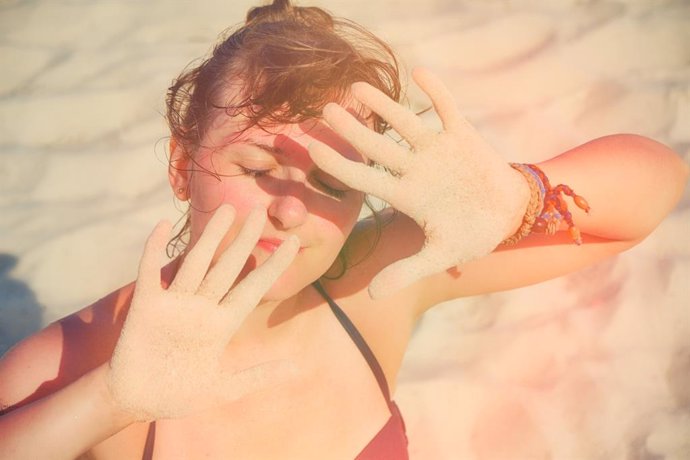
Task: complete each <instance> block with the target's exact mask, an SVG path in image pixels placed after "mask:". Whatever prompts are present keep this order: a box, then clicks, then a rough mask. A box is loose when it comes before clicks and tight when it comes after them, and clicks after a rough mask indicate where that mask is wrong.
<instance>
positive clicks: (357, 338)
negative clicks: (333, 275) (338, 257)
mask: <svg viewBox="0 0 690 460" xmlns="http://www.w3.org/2000/svg"><path fill="white" fill-rule="evenodd" d="M313 285H314V287H315V288H316V290H317V291H319V294H321V296H323V298H324V299H326V301H327V302H328V305H330V307H331V310H332V311H333V313H334V314H335V317H336V318H338V321H340V324H341V325H342V326H343V328H344V329H345V332H347V334H348V335H349V336H350V338H351V339H352V341H353V342H354V343H355V345H357V348H358V349H359V351H360V353H362V356H364V359H365V360H366V361H367V364H368V365H369V368H370V369H371V371H372V372H373V373H374V377H376V382H378V384H379V388H381V393H383V396H384V398H386V402H388V403H389V405H390V402H391V398H390V392H389V390H388V381H387V380H386V375H385V374H384V373H383V369H381V364H379V361H378V360H377V359H376V356H374V353H373V352H372V351H371V348H369V345H368V344H367V342H366V340H364V337H362V334H360V333H359V331H358V330H357V328H356V327H355V325H354V324H353V323H352V321H351V320H350V318H348V316H347V315H346V314H345V312H344V311H343V310H342V309H341V308H340V307H339V306H338V304H336V303H335V301H334V300H333V299H332V298H331V296H329V295H328V293H327V292H326V290H325V289H324V288H323V286H321V283H319V282H318V281H315V282H314V284H313Z"/></svg>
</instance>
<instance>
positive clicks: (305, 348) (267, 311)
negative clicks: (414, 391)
mask: <svg viewBox="0 0 690 460" xmlns="http://www.w3.org/2000/svg"><path fill="white" fill-rule="evenodd" d="M332 21H333V20H332V18H330V16H328V15H327V14H326V13H324V12H322V11H321V10H318V9H306V8H296V7H292V6H290V5H289V4H287V3H286V2H282V1H278V2H275V3H274V5H272V6H269V7H264V8H259V9H254V10H252V11H250V13H249V15H248V20H247V24H246V25H245V27H243V28H242V29H240V30H238V31H237V32H236V33H235V34H233V35H232V36H230V37H229V38H228V39H227V40H225V41H224V42H223V43H222V44H220V45H219V46H218V47H217V48H216V50H215V52H214V55H213V56H212V57H211V58H210V59H209V60H208V61H206V62H205V63H203V64H202V65H201V66H200V67H198V68H196V69H192V70H190V71H188V72H186V73H184V74H183V75H182V76H180V78H178V80H177V82H176V83H175V84H174V85H173V86H172V87H171V89H170V93H169V104H168V106H169V110H168V120H169V122H170V124H171V131H172V140H171V145H170V150H171V161H170V183H171V187H172V189H173V192H174V193H175V195H176V197H177V198H178V199H180V200H182V201H188V202H189V206H190V211H189V217H188V223H187V224H186V225H185V228H186V229H188V230H189V241H188V247H187V249H185V251H184V252H183V254H182V255H181V256H180V257H178V258H176V259H175V260H173V262H171V263H170V264H168V265H167V266H166V267H164V268H163V270H162V271H161V273H160V283H159V282H158V279H157V276H158V269H157V268H158V265H157V263H156V259H157V256H158V254H159V253H160V252H161V251H162V249H163V246H164V240H165V236H166V234H167V232H168V226H167V225H166V224H162V225H160V226H158V227H156V229H155V230H154V233H153V234H152V236H151V238H150V239H149V243H148V244H147V248H146V250H145V252H144V256H143V258H142V263H141V267H140V276H139V278H138V280H137V282H136V283H131V284H129V285H127V286H125V287H123V288H121V289H118V290H117V291H115V292H114V293H112V294H110V295H109V296H107V297H105V298H104V299H102V300H100V301H99V302H97V303H96V304H94V305H92V306H90V307H87V308H85V309H84V310H82V311H81V312H78V313H76V314H75V315H72V316H70V317H68V318H65V319H63V320H61V321H60V322H58V323H55V324H53V325H51V326H49V327H48V328H47V329H45V330H44V331H41V332H40V333H38V334H36V335H35V336H33V337H31V338H29V339H28V340H26V341H25V342H23V343H22V344H20V345H19V346H17V347H16V348H15V349H13V350H12V351H11V352H10V353H8V355H7V356H6V358H5V359H4V360H3V362H2V368H1V369H0V372H1V374H0V382H2V383H1V384H0V385H1V387H0V401H1V402H2V404H3V405H5V406H7V407H8V410H7V413H6V415H4V416H3V417H2V419H0V423H2V430H3V436H2V439H3V440H2V444H1V445H2V453H3V455H4V456H5V457H8V458H12V457H16V458H40V457H45V456H50V457H51V458H56V457H61V456H64V458H74V457H76V456H78V455H80V454H81V453H84V452H86V453H87V455H88V456H90V457H92V458H142V457H143V458H176V457H177V458H195V457H202V456H207V457H211V458H228V457H236V458H300V459H304V458H353V457H356V458H405V456H406V452H405V451H406V439H405V431H404V423H403V421H402V416H401V415H400V413H399V412H398V410H397V406H396V405H395V403H394V402H393V401H392V397H391V394H392V393H393V389H394V382H395V376H396V374H397V370H398V368H399V366H400V362H401V360H402V356H403V354H404V351H405V348H406V345H407V343H408V340H409V337H410V334H411V331H412V328H413V327H414V325H415V323H416V321H417V320H418V319H419V317H420V316H421V315H422V314H423V313H424V311H426V310H427V309H429V308H431V307H432V306H433V305H435V304H437V303H439V302H441V301H443V300H446V299H450V298H456V297H461V296H467V295H474V294H479V293H486V292H493V291H498V290H503V289H510V288H514V287H518V286H523V285H526V284H531V283H535V282H538V281H541V280H545V279H549V278H552V277H556V276H559V275H562V274H565V273H568V272H570V271H573V270H576V269H578V268H580V267H583V266H585V265H587V264H590V263H593V262H595V261H597V260H600V259H602V258H604V257H607V256H610V255H612V254H616V253H618V252H620V251H622V250H625V249H627V248H630V247H632V246H633V245H634V244H636V243H637V242H639V241H641V240H642V239H643V238H644V237H645V236H646V235H647V234H648V233H649V232H650V231H651V230H652V229H654V227H655V226H656V225H657V224H658V222H659V221H660V220H661V219H663V217H664V216H665V215H666V214H667V213H668V211H669V210H670V209H672V208H673V206H674V205H675V203H676V201H677V199H678V197H679V195H680V193H681V190H682V187H683V185H684V183H685V180H686V178H687V167H686V166H685V165H684V164H683V163H682V162H681V161H680V160H679V159H678V158H677V156H676V155H675V154H674V153H673V152H671V151H670V150H668V149H667V148H665V147H664V146H662V145H660V144H658V143H656V142H654V141H651V140H649V139H646V138H642V137H639V136H632V135H617V136H609V137H605V138H600V139H596V140H593V141H591V142H588V143H587V144H584V145H582V146H580V147H577V148H575V149H572V150H570V151H568V152H565V153H563V154H561V155H559V156H557V157H555V158H553V159H551V160H548V161H545V162H543V163H540V164H539V165H538V168H527V169H525V168H526V167H518V166H516V167H511V166H510V165H508V164H505V163H504V162H503V161H502V160H501V158H500V157H499V156H498V155H497V154H496V153H495V152H494V151H493V150H492V149H491V148H490V147H489V146H488V145H487V144H486V143H485V142H484V141H483V140H482V139H481V138H480V137H479V136H478V135H477V134H476V133H475V132H474V130H473V129H472V128H471V127H470V126H469V125H468V124H467V123H466V121H465V120H464V119H462V117H461V116H460V115H459V113H458V111H457V109H456V108H455V104H454V102H453V101H452V99H451V98H450V96H449V94H448V92H447V91H446V90H445V89H444V87H443V85H442V84H441V83H440V82H438V80H437V79H436V78H435V77H434V76H433V75H432V74H430V73H429V72H428V71H425V70H418V71H417V72H415V74H414V77H415V80H416V81H417V83H418V84H419V86H420V87H421V88H422V89H423V90H424V91H425V92H426V93H427V94H428V95H429V97H430V98H431V100H432V102H433V104H434V107H435V109H436V111H437V113H438V114H439V116H440V118H441V119H442V121H443V125H444V126H443V130H442V131H441V132H435V131H434V130H432V129H430V128H428V127H426V126H425V125H424V124H423V123H421V122H420V121H419V119H418V118H416V117H415V116H414V114H412V113H411V112H409V111H407V110H406V109H403V108H402V107H401V106H399V105H397V103H396V101H397V100H398V98H399V83H398V75H397V66H396V64H395V61H394V59H393V57H392V55H391V54H390V50H389V49H388V48H387V47H386V46H385V45H384V44H383V43H381V42H380V41H378V40H377V39H375V38H374V37H372V36H371V35H370V34H368V33H367V32H366V31H363V30H361V29H359V28H357V27H355V26H347V25H344V24H343V23H340V22H337V25H336V29H337V30H338V31H339V34H340V35H338V34H335V33H334V32H333V30H334V28H333V26H332ZM343 37H344V38H343ZM355 45H358V46H355ZM333 102H335V103H336V104H334V103H333ZM322 114H323V115H322ZM387 123H390V124H391V125H392V126H393V127H394V128H395V129H396V130H397V131H398V133H400V134H401V135H402V136H403V137H404V138H405V140H406V141H407V142H408V143H409V144H410V149H409V150H408V149H406V148H404V147H402V145H400V144H397V143H394V142H392V141H391V140H390V139H389V138H387V137H385V136H382V135H381V134H380V133H382V132H383V131H384V129H385V126H386V124H387ZM622 160H625V161H622ZM367 163H370V164H369V165H368V164H367ZM374 163H378V164H380V165H381V166H383V167H384V168H385V170H383V169H382V168H380V167H377V168H376V169H374V168H373V166H372V165H373V164H374ZM539 171H543V173H544V174H545V176H546V177H548V179H549V180H550V182H551V184H553V185H555V184H560V183H565V184H568V185H570V186H571V187H572V189H573V190H575V191H576V192H577V194H579V195H582V196H584V197H586V199H587V202H588V203H589V206H591V207H592V209H594V210H596V212H593V213H592V215H589V216H587V215H585V213H584V209H586V208H587V207H588V205H587V204H586V203H584V202H583V201H582V200H581V199H578V203H579V205H580V206H582V208H584V209H580V208H579V207H578V206H573V205H572V204H571V205H570V207H571V209H570V211H571V212H572V221H573V222H574V223H576V224H577V227H579V230H580V232H581V234H582V235H581V239H582V244H581V245H576V244H573V243H572V239H573V237H575V239H576V240H577V239H578V235H577V233H576V232H575V231H574V230H573V231H572V235H571V234H569V232H568V231H567V230H568V229H570V228H573V227H571V225H570V222H568V221H567V219H565V220H563V221H562V222H560V224H559V225H560V228H559V229H560V230H561V231H560V232H557V233H556V234H554V235H548V234H546V233H543V232H542V233H539V232H537V231H536V230H538V228H535V226H534V225H535V220H534V219H535V217H536V214H539V215H540V216H542V217H544V218H548V216H544V215H543V214H541V212H542V211H544V210H546V209H547V208H548V201H549V199H548V196H547V195H548V194H547V193H546V191H547V190H546V189H544V190H542V189H541V188H540V187H545V188H547V186H548V181H547V180H546V179H545V178H543V177H542V176H540V175H539ZM615 177H618V178H625V182H623V181H622V180H620V179H619V180H615V179H612V178H615ZM656 182H663V183H666V184H668V186H667V187H665V188H663V189H661V188H655V187H652V186H651V185H652V184H654V183H656ZM628 183H635V184H640V185H639V187H636V188H633V189H630V188H628V187H627V184H628ZM644 184H648V185H647V186H645V185H644ZM364 193H371V194H373V195H377V196H379V197H381V198H383V199H385V200H387V201H388V202H389V203H390V204H391V205H392V206H393V207H394V208H395V209H397V210H398V211H400V212H394V211H392V210H390V209H389V210H384V211H382V212H380V213H379V214H376V215H375V216H376V217H375V218H374V217H372V218H369V219H365V220H363V221H361V222H359V223H357V217H358V214H359V210H360V207H361V205H362V203H363V200H364ZM554 196H555V195H554ZM613 196H615V197H616V200H612V199H611V197H613ZM554 199H555V198H554ZM567 199H569V198H567ZM554 203H557V205H558V206H561V202H560V201H557V202H556V201H554ZM525 233H530V234H529V235H526V234H525ZM295 237H296V238H297V239H295ZM518 239H519V241H516V242H515V243H514V244H508V243H507V242H506V243H505V244H502V242H504V241H507V240H510V241H511V242H512V241H513V240H518ZM298 242H299V243H298ZM547 247H548V250H549V254H548V259H547V258H546V256H545V252H544V248H547ZM492 251H493V252H492ZM406 258H411V259H406ZM404 260H407V261H404ZM245 261H246V264H245ZM547 261H548V262H549V263H546V262H547ZM396 262H397V263H396ZM209 266H210V267H211V268H210V269H209V270H208V272H207V267H209ZM389 267H390V268H389ZM236 280H237V282H236ZM159 284H160V285H162V288H161V287H159ZM170 312H174V314H173V313H170ZM96 317H98V318H103V317H105V318H108V319H109V321H105V322H104V323H103V326H100V327H99V328H98V329H96V330H94V329H93V328H90V329H87V328H86V327H85V325H84V322H85V321H88V319H87V318H96ZM125 319H126V323H125ZM63 333H64V334H65V336H64V339H63V337H62V335H63ZM63 340H64V341H65V344H64V345H63V343H62V341H63ZM353 342H354V344H353ZM68 343H69V346H66V345H67V344H68ZM363 357H364V359H362V358H363ZM57 363H60V372H59V373H58V375H57V376H56V375H55V373H54V369H55V368H56V367H57ZM27 364H28V370H27ZM153 421H155V423H151V422H153ZM48 453H50V454H48Z"/></svg>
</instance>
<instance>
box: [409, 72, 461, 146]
mask: <svg viewBox="0 0 690 460" xmlns="http://www.w3.org/2000/svg"><path fill="white" fill-rule="evenodd" d="M412 78H413V79H414V81H415V82H416V83H417V85H419V87H420V88H421V89H422V90H423V91H424V92H425V93H426V94H427V95H428V96H429V98H430V99H431V102H432V104H434V110H435V111H436V113H437V114H438V116H439V118H440V119H441V122H442V123H443V129H444V130H445V131H448V132H456V133H457V132H461V131H463V130H466V129H467V128H472V125H470V123H469V122H468V121H467V120H466V119H465V118H464V117H463V116H462V115H461V114H460V110H458V106H457V104H456V102H455V98H454V97H453V94H452V93H451V92H450V90H449V89H448V87H447V86H446V85H445V84H443V82H442V81H441V79H440V78H438V77H437V76H436V75H435V74H434V73H432V72H431V71H430V70H428V69H425V68H423V67H418V68H416V69H414V70H413V71H412ZM472 129H474V128H472Z"/></svg>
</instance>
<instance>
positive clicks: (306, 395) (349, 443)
mask: <svg viewBox="0 0 690 460" xmlns="http://www.w3.org/2000/svg"><path fill="white" fill-rule="evenodd" d="M305 315H307V316H304V317H302V318H300V319H299V320H298V321H296V322H295V323H294V324H292V325H291V327H290V328H285V329H284V330H276V331H275V334H273V335H271V336H270V337H268V336H265V337H264V338H263V339H262V340H238V341H236V342H231V344H229V346H228V348H227V350H226V353H225V355H224V366H225V367H226V368H227V369H242V368H248V367H252V366H255V365H257V364H260V363H263V362H268V361H272V360H283V359H287V360H290V361H292V362H293V363H294V364H295V367H296V368H297V370H298V371H297V374H296V376H295V377H294V378H291V379H290V380H289V381H288V382H276V383H275V384H271V383H269V384H268V385H267V386H266V387H265V388H262V389H260V390H258V391H256V392H254V393H250V394H249V395H247V396H245V397H243V398H242V399H240V400H238V401H234V402H232V403H228V404H223V405H222V406H219V407H217V408H214V409H213V410H210V411H207V412H205V413H200V414H197V415H195V416H194V417H188V418H184V419H178V420H161V421H158V422H157V423H156V433H155V443H154V449H153V459H175V458H184V459H196V458H228V456H229V455H230V453H232V458H237V459H263V458H265V459H274V458H284V459H290V458H299V459H309V458H354V457H355V456H356V455H357V453H359V451H360V450H361V449H362V448H363V447H364V446H365V445H366V444H367V443H368V442H369V441H370V440H371V438H372V437H373V436H374V435H375V434H376V433H377V432H378V430H379V429H380V428H381V427H382V426H383V425H384V424H385V423H386V421H387V420H388V418H389V416H390V412H389V409H388V406H387V404H386V401H385V399H384V397H383V395H382V394H381V391H380V389H379V387H378V384H377V382H376V379H375V377H374V375H373V374H372V371H371V369H370V368H369V365H368V363H367V362H366V360H365V359H364V358H363V356H362V355H361V353H360V351H359V350H358V349H357V347H356V345H355V344H354V343H353V342H352V339H351V338H350V336H349V335H348V334H347V332H346V331H345V330H344V329H343V328H342V326H341V325H340V323H339V322H338V321H337V320H336V319H335V317H334V316H333V315H332V312H330V311H329V309H328V307H327V306H326V307H325V308H322V309H318V310H315V311H312V312H309V313H306V314H305ZM379 354H384V355H385V354H386V353H385V352H381V353H379ZM382 364H384V362H382ZM147 430H148V425H145V424H142V425H136V426H131V427H129V428H127V429H126V430H123V432H121V433H120V434H118V435H116V437H120V438H121V439H120V442H117V440H116V442H115V443H114V444H120V445H122V444H128V445H137V446H138V449H137V450H134V451H136V452H138V454H136V456H133V457H132V458H141V452H142V451H143V445H144V439H145V438H146V431H147ZM114 438H115V437H114ZM108 441H109V442H111V443H112V441H113V438H111V439H110V440H108ZM103 447H104V449H103V454H102V455H96V458H104V459H106V458H111V457H108V456H107V454H108V451H110V450H111V449H106V448H105V447H107V446H103ZM94 453H96V454H98V452H97V449H94ZM118 458H123V457H118Z"/></svg>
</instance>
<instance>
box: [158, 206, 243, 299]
mask: <svg viewBox="0 0 690 460" xmlns="http://www.w3.org/2000/svg"><path fill="white" fill-rule="evenodd" d="M234 218H235V210H234V209H233V208H232V206H230V205H228V204H224V205H221V206H220V207H219V208H218V209H216V212H215V213H214V214H213V216H212V217H211V220H209V221H208V223H207V224H206V228H204V231H203V233H202V234H201V237H200V238H199V240H198V241H197V242H196V244H195V245H194V247H193V248H192V250H191V251H189V253H188V254H187V255H186V256H185V258H184V261H183V262H182V265H181V266H180V269H179V270H178V271H177V274H176V275H175V280H174V281H173V282H172V284H171V285H170V288H169V290H171V291H176V292H184V293H190V294H191V293H194V292H196V291H197V289H198V288H199V284H200V283H201V280H203V279H204V277H205V276H206V271H207V270H208V266H209V265H210V264H211V260H212V259H213V255H214V254H215V253H216V250H217V249H218V245H219V244H220V242H221V240H222V239H223V237H224V236H225V235H226V233H227V232H228V229H229V228H230V225H231V224H232V221H233V220H234Z"/></svg>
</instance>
